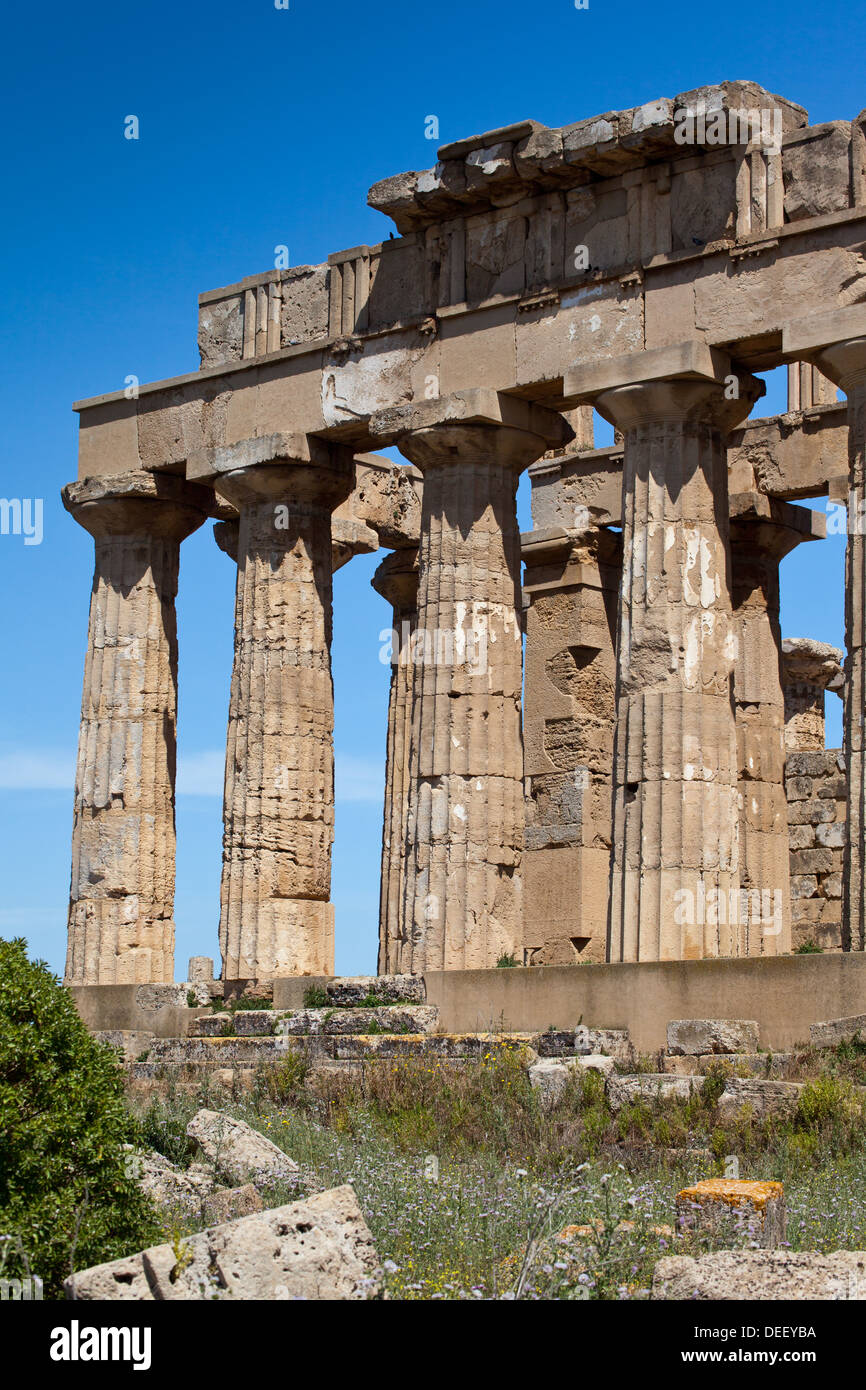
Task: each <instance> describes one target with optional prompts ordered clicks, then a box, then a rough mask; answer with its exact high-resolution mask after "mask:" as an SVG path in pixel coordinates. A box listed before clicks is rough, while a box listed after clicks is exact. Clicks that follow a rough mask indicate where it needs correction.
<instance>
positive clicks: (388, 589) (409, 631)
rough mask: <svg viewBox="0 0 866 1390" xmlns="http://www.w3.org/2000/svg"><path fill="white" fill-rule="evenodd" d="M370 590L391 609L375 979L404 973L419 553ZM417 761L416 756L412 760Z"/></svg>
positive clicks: (383, 574) (393, 562) (394, 558)
mask: <svg viewBox="0 0 866 1390" xmlns="http://www.w3.org/2000/svg"><path fill="white" fill-rule="evenodd" d="M372 584H373V588H374V589H375V590H376V592H377V593H380V594H381V595H382V597H383V598H384V599H386V600H387V602H388V603H390V605H391V610H392V626H391V633H392V635H391V689H390V693H389V696H388V735H387V741H386V759H385V813H384V817H383V825H382V878H381V886H380V892H379V967H378V969H379V974H380V975H389V974H402V973H404V966H403V952H404V946H405V936H404V932H403V923H402V903H403V897H404V893H405V882H406V827H407V824H408V812H409V783H410V778H411V777H412V776H413V775H414V774H413V771H412V770H411V766H410V749H411V733H412V687H413V684H414V674H415V661H414V650H413V634H414V632H415V629H416V626H417V622H418V550H417V547H415V546H412V547H410V548H408V549H406V550H395V551H393V553H392V554H390V555H389V556H388V557H387V558H386V559H385V560H383V561H382V563H381V565H379V567H378V569H377V570H376V573H375V574H374V576H373V579H372ZM416 762H417V757H416Z"/></svg>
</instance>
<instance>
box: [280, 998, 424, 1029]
mask: <svg viewBox="0 0 866 1390" xmlns="http://www.w3.org/2000/svg"><path fill="white" fill-rule="evenodd" d="M438 1024H439V1009H438V1008H437V1006H436V1005H435V1004H407V1005H404V1006H401V1005H399V1004H389V1005H384V1006H383V1007H381V1008H372V1009H351V1008H350V1009H345V1008H343V1009H303V1010H301V1011H300V1012H299V1013H296V1014H290V1015H287V1016H285V1017H284V1018H282V1019H281V1020H280V1021H279V1023H278V1025H277V1031H278V1032H279V1033H281V1034H284V1035H285V1036H286V1037H295V1036H298V1035H300V1034H305V1033H309V1034H319V1033H324V1034H328V1035H333V1034H337V1033H341V1034H364V1033H369V1032H371V1031H372V1032H384V1033H412V1034H419V1033H433V1032H435V1030H436V1028H437V1027H438Z"/></svg>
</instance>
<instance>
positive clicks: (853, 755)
mask: <svg viewBox="0 0 866 1390" xmlns="http://www.w3.org/2000/svg"><path fill="white" fill-rule="evenodd" d="M813 360H814V361H815V363H816V365H817V366H818V367H819V368H820V369H821V371H822V372H823V373H824V375H825V376H827V377H829V378H830V380H831V381H833V382H835V384H836V385H837V386H839V387H840V388H841V389H842V390H843V391H844V392H845V395H846V396H847V398H848V537H847V546H846V551H845V645H846V647H847V657H846V677H847V680H846V690H845V714H844V718H845V763H846V769H847V774H848V808H847V838H846V842H845V861H844V862H845V869H844V876H843V890H842V945H843V949H844V950H847V951H862V950H866V766H864V731H863V718H864V710H866V338H849V339H846V340H845V341H844V342H838V343H834V344H832V345H831V346H830V347H826V348H824V349H823V350H822V351H821V352H819V353H816V354H814V359H813Z"/></svg>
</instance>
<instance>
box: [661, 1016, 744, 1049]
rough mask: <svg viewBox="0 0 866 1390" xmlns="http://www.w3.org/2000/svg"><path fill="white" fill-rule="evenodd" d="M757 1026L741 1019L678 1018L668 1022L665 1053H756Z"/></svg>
mask: <svg viewBox="0 0 866 1390" xmlns="http://www.w3.org/2000/svg"><path fill="white" fill-rule="evenodd" d="M757 1050H758V1025H757V1023H755V1022H754V1021H752V1020H750V1019H742V1018H678V1019H674V1020H673V1022H671V1023H669V1024H668V1052H670V1053H672V1054H673V1055H674V1056H679V1057H682V1056H700V1055H701V1054H703V1053H707V1052H720V1053H730V1052H757Z"/></svg>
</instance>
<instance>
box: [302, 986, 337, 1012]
mask: <svg viewBox="0 0 866 1390" xmlns="http://www.w3.org/2000/svg"><path fill="white" fill-rule="evenodd" d="M330 1002H331V1001H330V999H329V998H328V995H327V992H326V991H325V990H323V989H322V987H321V985H310V986H309V988H308V989H305V990H304V1008H305V1009H326V1008H327V1007H328V1005H329V1004H330Z"/></svg>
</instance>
